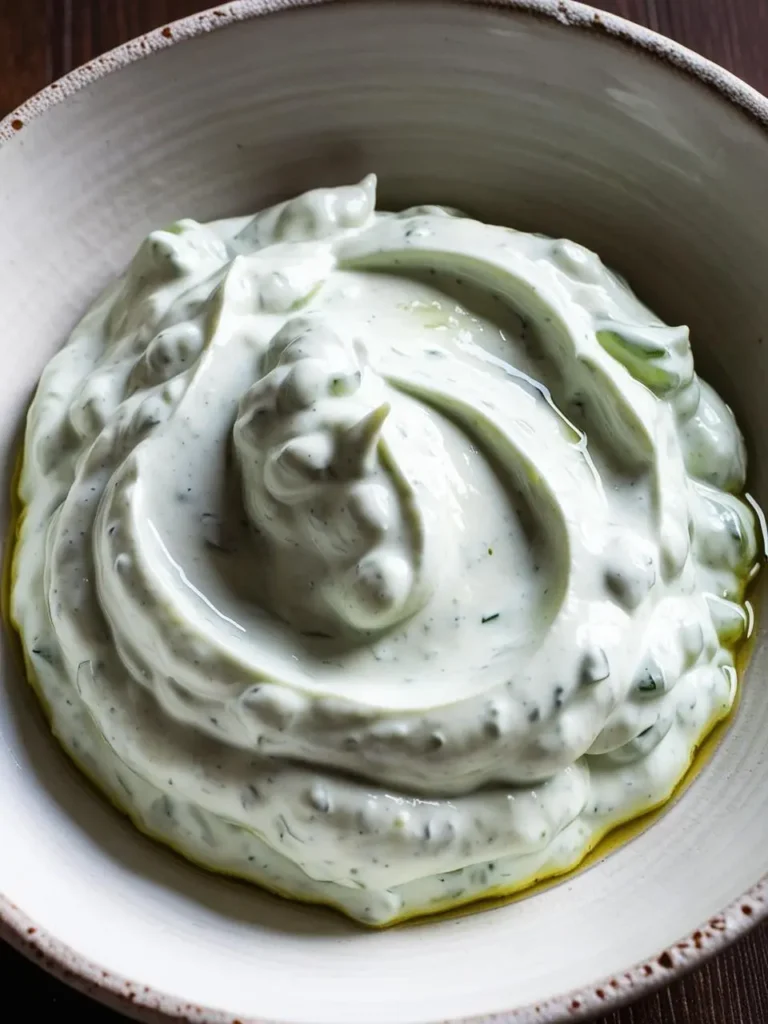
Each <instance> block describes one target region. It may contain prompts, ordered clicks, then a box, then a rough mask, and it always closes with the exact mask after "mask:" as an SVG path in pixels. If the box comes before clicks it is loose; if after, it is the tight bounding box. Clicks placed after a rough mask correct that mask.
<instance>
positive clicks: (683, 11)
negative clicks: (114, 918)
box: [0, 0, 768, 1024]
mask: <svg viewBox="0 0 768 1024" xmlns="http://www.w3.org/2000/svg"><path fill="white" fill-rule="evenodd" d="M596 2H597V3H598V5H599V6H601V7H603V8H605V9H606V10H610V11H613V12H615V13H617V14H622V15H624V17H627V18H631V19H633V20H634V21H638V22H641V23H642V24H644V25H648V26H649V27H650V28H653V29H656V30H657V31H659V32H663V33H665V34H666V35H668V36H672V38H674V39H677V40H679V41H680V42H682V43H685V44H686V45H687V46H690V47H692V48H693V49H695V50H698V51H699V52H700V53H703V54H704V55H705V56H707V57H710V58H711V59H712V60H715V61H717V62H718V63H720V64H723V65H724V66H725V67H727V68H729V69H730V70H732V71H734V72H736V74H738V75H740V76H741V77H742V78H744V79H746V81H747V82H749V83H750V84H751V85H754V86H755V87H756V88H757V89H760V90H761V91H762V92H765V93H766V94H768V0H602V2H601V0H596ZM211 3H213V0H209V2H205V0H0V117H2V116H4V115H5V114H6V113H7V112H8V111H9V110H11V109H12V108H13V107H15V106H16V105H17V104H19V103H21V101H22V100H24V99H26V98H27V97H28V96H29V95H31V94H32V93H34V92H36V91H37V90H38V89H40V88H42V87H43V86H44V85H46V84H47V83H48V82H50V81H52V80H53V79H55V78H58V77H59V76H60V75H63V74H65V73H66V72H67V71H69V70H70V69H71V68H73V67H76V66H77V65H78V64H82V63H84V62H85V61H87V60H90V59H91V58H92V57H95V56H96V55H97V54H99V53H102V52H103V51H104V50H109V49H111V48H112V47H113V46H117V45H118V44H119V43H122V42H124V41H125V40H126V39H130V38H131V37H132V36H135V35H139V34H140V33H142V32H146V31H147V30H148V29H151V28H155V27H157V26H159V25H163V24H165V23H166V22H169V21H172V20H173V19H175V18H181V17H183V16H184V15H187V14H192V13H194V12H196V11H200V10H203V9H204V8H206V7H209V6H210V5H211ZM0 979H1V980H2V982H3V1000H2V1001H3V1005H4V1006H5V1007H6V1008H7V1007H9V1006H11V1005H14V1004H15V1005H17V1006H18V1011H16V1012H15V1013H14V1011H11V1012H12V1014H13V1020H14V1021H21V1020H24V1021H30V1022H36V1021H46V1020H49V1019H50V1018H51V1017H52V1016H53V1015H54V1014H55V1015H56V1017H60V1016H61V1015H62V1014H67V1013H71V1014H72V1019H74V1020H75V1021H77V1022H78V1024H119V1022H120V1021H123V1020H124V1018H122V1017H121V1016H119V1015H118V1014H115V1013H112V1012H111V1011H108V1010H105V1009H103V1008H102V1007H100V1006H98V1005H97V1004H95V1003H92V1002H90V1001H89V1000H88V999H85V998H84V997H83V996H80V995H78V994H77V993H75V992H74V991H72V990H70V989H69V988H67V987H66V986H64V985H62V984H61V983H59V982H58V981H55V980H54V979H53V978H50V977H48V976H47V975H46V974H44V973H43V972H42V971H41V970H40V969H39V968H37V967H35V966H34V965H33V964H31V963H29V962H27V961H26V960H24V959H23V958H22V957H21V956H19V955H18V954H16V953H15V952H14V951H13V950H11V949H10V948H8V947H6V946H4V945H0ZM14 997H16V998H14ZM4 1019H5V1018H4ZM767 1022H768V925H765V926H763V927H762V928H758V929H756V930H755V931H753V932H752V934H751V935H750V936H748V937H747V938H746V939H744V940H742V941H741V942H739V943H737V944H736V945H735V946H733V947H732V948H731V949H730V950H728V951H727V952H725V953H723V954H722V955H720V956H718V957H716V958H715V959H714V960H711V961H710V962H709V963H707V964H705V965H704V966H703V967H702V968H700V969H699V970H697V971H695V972H694V973H693V974H690V975H689V976H688V977H686V978H684V979H683V980H682V981H679V982H677V983H676V984H673V985H671V986H670V987H669V988H667V989H664V990H662V991H661V992H659V993H657V994H655V995H653V996H650V997H649V998H647V999H644V1000H642V1001H640V1002H639V1003H636V1004H635V1005H633V1006H631V1007H627V1008H626V1009H624V1010H620V1011H618V1012H616V1013H612V1014H610V1015H609V1016H607V1017H605V1018H603V1019H602V1021H600V1022H598V1024H767ZM8 1024H11V1018H9V1019H8Z"/></svg>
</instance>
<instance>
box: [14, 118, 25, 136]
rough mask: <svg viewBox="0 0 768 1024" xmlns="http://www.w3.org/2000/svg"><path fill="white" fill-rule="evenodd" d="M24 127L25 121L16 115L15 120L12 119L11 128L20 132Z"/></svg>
mask: <svg viewBox="0 0 768 1024" xmlns="http://www.w3.org/2000/svg"><path fill="white" fill-rule="evenodd" d="M23 127H24V122H23V121H22V120H21V118H20V117H15V118H14V119H13V121H11V128H13V130H14V131H15V132H20V131H21V129H22V128H23Z"/></svg>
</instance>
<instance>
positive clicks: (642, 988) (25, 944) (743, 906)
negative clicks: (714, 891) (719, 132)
mask: <svg viewBox="0 0 768 1024" xmlns="http://www.w3.org/2000/svg"><path fill="white" fill-rule="evenodd" d="M351 2H358V3H359V2H362V0H232V2H229V3H223V4H220V5H219V6H218V7H214V8H210V9H208V10H206V11H201V12H199V13H196V14H191V15H188V16H187V17H185V18H181V19H179V20H177V21H172V22H170V23H169V24H167V25H164V26H161V27H159V28H156V29H153V30H152V31H150V32H147V33H145V34H144V35H141V36H137V37H136V38H135V39H132V40H130V41H128V42H126V43H123V44H121V45H120V46H118V47H116V48H115V49H113V50H110V51H108V52H107V53H105V54H101V55H99V56H97V57H96V58H94V59H93V60H91V61H89V62H88V63H87V64H84V65H82V66H81V67H78V68H76V69H74V70H73V71H70V72H69V73H68V74H66V75H64V76H63V77H62V78H60V79H58V80H57V81H55V82H53V83H51V84H50V85H48V86H46V87H45V88H44V89H42V90H41V91H40V92H38V93H36V94H35V95H34V96H32V97H31V98H30V99H28V100H26V101H25V102H24V103H22V104H21V106H19V107H17V108H16V109H15V110H13V111H11V113H9V114H8V115H7V116H6V117H4V118H3V119H1V120H0V148H1V147H3V146H7V145H9V144H12V143H13V140H14V139H16V138H18V137H19V136H20V135H21V133H22V131H23V129H24V128H25V127H26V125H27V124H28V123H29V122H30V121H33V120H36V119H37V118H38V117H40V116H42V115H43V114H45V113H46V111H48V110H49V109H51V108H52V107H55V106H57V105H58V104H59V103H61V102H63V101H64V100H65V99H67V98H68V97H70V96H72V95H73V94H74V93H76V92H78V91H79V90H80V89H83V88H85V87H86V86H88V85H90V84H91V83H93V82H96V81H97V80H98V79H100V78H104V77H105V76H106V75H108V74H111V73H112V72H113V71H117V70H119V69H120V68H123V67H126V66H127V65H129V64H133V63H135V62H137V61H139V60H142V59H143V58H145V57H148V56H150V55H151V54H153V53H156V52H159V51H160V50H163V49H166V48H167V47H170V46H174V45H175V44H177V43H179V42H183V41H184V40H186V39H193V38H197V37H200V36H203V35H206V34H207V33H209V32H214V31H217V30H218V29H222V28H225V27H227V26H231V25H234V24H236V23H238V22H246V21H251V20H253V19H255V18H257V17H263V16H265V15H269V14H276V13H283V12H287V11H291V10H297V11H298V10H300V9H302V8H306V7H320V6H328V5H329V4H332V3H336V4H340V3H351ZM389 2H393V3H394V2H403V0H389ZM410 2H414V3H422V4H424V5H427V4H429V3H434V4H435V5H438V4H441V3H442V4H446V3H447V4H453V5H457V6H458V5H464V6H468V7H476V8H481V9H482V8H485V9H486V10H487V9H494V10H496V11H498V12H500V13H505V12H506V13H507V14H510V15H516V16H520V15H527V16H532V17H539V18H542V19H544V20H547V21H556V22H558V23H559V24H561V25H562V26H564V27H566V28H571V29H577V30H580V31H591V32H597V33H600V34H601V35H602V36H603V37H605V38H608V39H609V40H611V41H613V42H615V43H617V44H619V45H622V46H626V47H628V48H630V49H633V50H634V51H635V52H637V51H639V52H641V53H643V54H644V55H646V56H647V57H649V58H650V59H654V60H658V61H660V62H661V63H663V64H666V65H667V66H668V67H672V68H673V69H674V70H675V71H677V72H678V73H680V74H683V75H685V76H686V77H687V78H689V79H690V80H692V81H694V82H695V83H696V84H697V85H699V86H702V87H704V88H706V89H707V90H708V91H710V92H714V93H716V94H718V95H719V96H720V97H721V98H722V99H724V100H726V101H727V102H728V103H729V104H730V105H731V106H732V107H733V108H734V109H735V110H736V111H737V112H738V113H739V114H740V115H742V116H745V117H747V118H748V119H749V120H750V121H751V122H752V123H753V124H756V125H757V126H758V127H759V128H761V129H762V130H763V131H765V132H766V134H767V135H768V98H766V97H765V96H763V95H762V94H761V93H759V92H758V91H757V90H756V89H753V88H752V87H751V86H749V85H747V84H746V83H745V82H743V81H742V80H741V79H739V78H738V77H737V76H736V75H734V74H732V73H731V72H729V71H727V70H726V69H725V68H723V67H721V66H720V65H718V64H715V63H714V62H713V61H710V60H708V59H707V58H705V57H702V56H701V55H700V54H698V53H696V52H695V51H693V50H690V49H688V48H687V47H685V46H683V45H682V44H680V43H677V42H675V41H674V40H672V39H669V38H668V37H667V36H664V35H661V34H660V33H658V32H654V31H653V30H651V29H648V28H645V27H644V26H641V25H637V24H635V23H634V22H631V21H628V20H626V19H624V18H621V17H619V16H618V15H614V14H610V13H608V12H605V11H602V10H598V9H596V8H595V7H591V6H588V5H586V4H583V3H580V2H577V0H410ZM765 920H768V865H767V871H766V874H764V875H763V876H762V878H760V879H759V881H758V882H756V884H755V885H753V886H752V887H751V888H749V889H748V890H747V891H746V892H745V893H744V894H743V895H742V896H740V897H738V898H737V899H735V900H734V901H733V902H732V903H730V904H729V905H728V906H727V907H726V908H725V909H724V910H723V911H721V912H720V913H719V914H716V915H715V916H714V917H712V918H710V920H709V921H707V922H705V923H704V924H702V925H701V926H700V927H699V928H697V929H696V930H695V931H693V932H692V933H690V934H689V935H686V936H683V937H681V938H680V939H679V940H678V941H677V942H675V943H674V944H673V945H672V946H670V947H668V948H667V949H664V950H660V951H659V952H658V953H657V954H656V955H655V956H653V957H651V958H650V959H648V960H645V961H641V962H640V963H637V964H634V965H633V966H631V967H628V968H627V969H626V970H625V971H624V972H623V973H621V974H617V975H615V976H613V977H605V978H602V979H598V980H596V981H595V982H594V983H592V984H590V985H587V986H585V987H582V988H580V989H574V990H571V991H568V992H564V993H562V994H561V995H557V996H554V997H551V998H549V999H547V1000H544V1001H542V1002H539V1003H535V1004H528V1005H526V1006H520V1007H513V1008H510V1009H508V1010H502V1011H499V1012H495V1013H492V1014H490V1015H489V1014H482V1015H472V1016H469V1017H461V1018H458V1017H457V1018H452V1019H451V1020H450V1021H444V1022H443V1024H559V1022H564V1021H585V1020H588V1019H592V1018H594V1017H595V1015H598V1014H603V1013H610V1012H613V1011H615V1010H617V1009H618V1008H620V1007H622V1006H624V1005H626V1004H627V1003H630V1002H633V1001H634V1000H635V999H638V998H640V997H641V996H645V995H649V994H650V993H652V992H653V991H655V990H656V989H657V988H660V987H661V986H663V985H666V984H668V983H669V982H671V981H673V980H677V979H679V978H680V977H681V976H682V975H684V974H685V973H687V972H688V971H690V970H691V969H693V968H694V967H698V966H700V965H701V964H702V963H704V961H706V960H707V959H709V958H710V957H711V956H713V955H714V954H716V953H717V952H719V951H721V950H723V949H724V948H726V947H727V946H729V945H731V944H732V943H733V942H734V941H736V940H737V939H739V938H741V937H743V936H744V935H745V934H746V933H747V932H748V931H750V930H751V929H752V928H753V927H754V926H755V925H756V924H758V923H759V922H761V921H765ZM0 939H2V940H4V941H6V942H7V943H8V944H9V945H10V946H12V947H13V948H15V949H16V950H17V951H18V952H20V953H22V954H24V955H25V956H27V957H28V958H30V959H31V960H33V961H35V962H37V963H38V964H39V965H40V966H41V967H43V968H44V969H45V970H47V971H48V972H49V973H51V974H53V975H55V976H56V977H58V978H59V979H60V980H62V981H64V982H66V983H67V984H69V985H70V986H72V987H74V988H76V989H78V990H79V991H80V992H82V993H83V994H85V995H87V996H90V997H92V998H94V999H97V1000H99V1001H100V1002H101V1003H103V1004H105V1005H107V1006H110V1007H112V1008H113V1009H115V1010H118V1011H119V1012H122V1013H124V1014H128V1015H129V1016H130V1017H132V1018H134V1019H136V1020H140V1021H145V1022H147V1024H174V1022H175V1024H179V1022H181V1021H190V1020H194V1021H195V1022H196V1024H279V1022H277V1021H267V1020H264V1019H257V1018H233V1016H232V1014H231V1013H229V1012H225V1011H222V1010H217V1009H214V1008H209V1007H201V1006H197V1005H192V1004H189V1003H185V1002H184V1001H183V1000H182V998H181V997H180V996H179V997H175V996H171V995H168V994H166V993H164V992H161V991H159V990H156V989H154V988H151V987H149V986H146V985H143V984H141V983H140V982H138V981H133V980H131V979H128V978H125V977H123V976H121V975H117V974H113V973H112V972H108V971H106V970H104V969H103V968H102V967H101V966H100V965H98V964H96V963H93V962H92V961H90V960H89V959H87V958H86V957H84V956H82V955H81V954H80V953H78V952H76V951H75V950H73V949H72V948H70V947H69V946H67V945H66V944H65V943H63V942H60V941H59V940H58V939H56V938H55V936H53V935H51V934H49V933H47V932H46V931H45V930H44V929H41V928H40V927H39V926H38V925H37V923H36V922H34V921H33V920H32V919H31V918H29V917H28V916H27V915H26V914H25V913H24V911H23V910H22V909H21V908H19V907H17V906H16V905H15V904H14V903H13V902H11V900H10V899H8V898H7V897H6V896H5V895H4V894H3V893H1V892H0Z"/></svg>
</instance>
